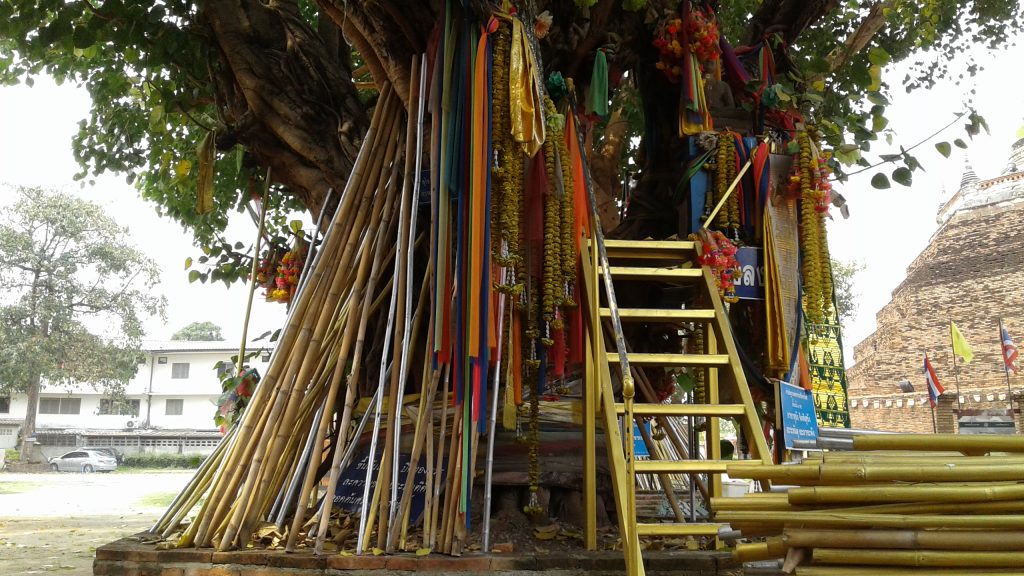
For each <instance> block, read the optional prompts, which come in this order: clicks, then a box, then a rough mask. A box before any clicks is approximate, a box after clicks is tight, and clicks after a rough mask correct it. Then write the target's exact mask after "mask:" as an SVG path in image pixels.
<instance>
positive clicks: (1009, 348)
mask: <svg viewBox="0 0 1024 576" xmlns="http://www.w3.org/2000/svg"><path fill="white" fill-rule="evenodd" d="M1001 332H1002V334H1000V336H1002V340H1003V362H1006V367H1007V368H1009V369H1010V370H1013V373H1014V374H1016V373H1017V365H1016V364H1014V362H1016V360H1017V347H1016V346H1014V345H1013V340H1011V339H1010V333H1009V332H1007V331H1006V328H1003V329H1002V330H1001Z"/></svg>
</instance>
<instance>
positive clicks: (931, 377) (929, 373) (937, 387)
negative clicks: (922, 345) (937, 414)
mask: <svg viewBox="0 0 1024 576" xmlns="http://www.w3.org/2000/svg"><path fill="white" fill-rule="evenodd" d="M924 379H925V382H927V383H928V402H931V405H932V408H934V407H935V405H936V404H937V403H938V401H939V396H941V395H942V393H943V392H945V390H943V389H942V384H939V377H938V376H936V375H935V369H934V368H932V363H931V362H929V361H928V355H927V354H925V355H924Z"/></svg>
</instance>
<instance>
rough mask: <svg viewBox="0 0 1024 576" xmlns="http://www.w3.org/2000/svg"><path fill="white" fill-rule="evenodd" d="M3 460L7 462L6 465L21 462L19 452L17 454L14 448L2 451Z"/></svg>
mask: <svg viewBox="0 0 1024 576" xmlns="http://www.w3.org/2000/svg"><path fill="white" fill-rule="evenodd" d="M4 458H5V459H6V460H7V463H8V464H9V463H11V462H19V461H21V452H18V451H17V450H15V449H14V448H8V449H6V450H4Z"/></svg>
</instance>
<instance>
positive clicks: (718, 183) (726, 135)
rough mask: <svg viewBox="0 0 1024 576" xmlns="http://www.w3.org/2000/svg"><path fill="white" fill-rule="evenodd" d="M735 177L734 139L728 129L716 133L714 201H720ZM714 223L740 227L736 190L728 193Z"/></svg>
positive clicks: (720, 225) (722, 226)
mask: <svg viewBox="0 0 1024 576" xmlns="http://www.w3.org/2000/svg"><path fill="white" fill-rule="evenodd" d="M735 179H736V139H735V138H734V137H733V133H732V132H729V131H728V130H726V131H724V132H722V133H720V134H719V135H718V147H717V149H716V150H715V194H714V197H715V202H716V203H717V202H719V201H721V199H722V197H723V196H725V193H726V192H728V191H729V185H730V184H732V181H733V180H735ZM715 225H716V226H717V227H718V228H719V229H721V230H727V229H729V228H732V229H733V230H738V229H739V227H740V201H739V197H738V193H737V192H735V191H734V192H733V194H730V195H729V199H728V200H726V201H725V205H724V206H722V209H721V210H719V211H718V214H717V215H716V216H715Z"/></svg>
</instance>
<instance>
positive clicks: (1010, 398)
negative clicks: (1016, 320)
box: [999, 317, 1013, 417]
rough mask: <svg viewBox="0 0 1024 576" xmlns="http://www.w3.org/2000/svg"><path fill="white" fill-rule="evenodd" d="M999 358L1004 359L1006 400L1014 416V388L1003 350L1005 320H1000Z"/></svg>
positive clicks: (1011, 414)
mask: <svg viewBox="0 0 1024 576" xmlns="http://www.w3.org/2000/svg"><path fill="white" fill-rule="evenodd" d="M999 357H1000V358H1002V359H1003V374H1004V375H1005V376H1006V400H1007V401H1008V402H1009V403H1010V416H1011V417H1012V416H1013V388H1011V387H1010V367H1009V366H1007V364H1006V351H1005V350H1004V349H1003V319H1002V317H1000V318H999Z"/></svg>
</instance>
